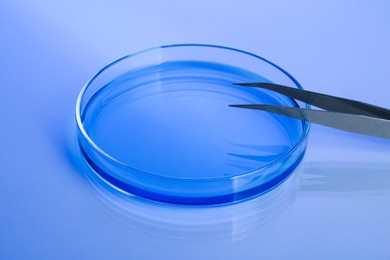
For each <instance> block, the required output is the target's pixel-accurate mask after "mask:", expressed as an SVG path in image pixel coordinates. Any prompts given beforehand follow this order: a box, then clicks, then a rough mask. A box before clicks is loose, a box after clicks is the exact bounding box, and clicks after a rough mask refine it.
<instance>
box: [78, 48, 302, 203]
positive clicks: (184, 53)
mask: <svg viewBox="0 0 390 260" xmlns="http://www.w3.org/2000/svg"><path fill="white" fill-rule="evenodd" d="M256 81H262V82H264V81H266V82H275V83H279V84H283V85H288V86H291V87H296V88H300V86H299V84H298V83H297V81H296V80H295V79H294V78H292V77H291V76H290V75H289V74H288V73H286V72H285V71H283V70H282V69H280V68H279V67H277V66H275V65H274V64H272V63H270V62H268V61H266V60H264V59H263V58H261V57H258V56H255V55H253V54H250V53H247V52H243V51H239V50H235V49H231V48H226V47H219V46H210V45H194V44H185V45H170V46H163V47H157V48H152V49H149V50H146V51H142V52H138V53H135V54H131V55H129V56H126V57H124V58H122V59H119V60H117V61H115V62H114V63H112V64H110V65H108V66H107V67H105V68H104V69H102V70H101V71H100V72H99V73H98V74H96V75H95V76H94V77H93V78H92V79H91V80H90V81H89V82H88V83H87V84H86V86H85V87H84V88H83V90H82V91H81V93H80V95H79V99H78V102H77V107H76V118H77V123H78V127H79V142H80V147H81V150H82V153H83V156H84V158H85V159H86V161H87V162H88V164H89V165H90V166H91V168H92V169H93V170H94V171H95V173H96V174H98V175H99V176H100V177H102V178H103V179H105V180H106V181H107V182H108V183H110V184H111V185H112V186H114V187H115V188H118V189H120V190H122V191H125V192H128V193H132V194H135V195H139V196H142V197H146V198H149V199H153V200H157V201H162V202H170V203H178V204H192V205H202V204H218V203H230V202H235V201H239V200H242V199H245V198H249V197H252V196H255V195H258V194H261V193H263V192H265V191H267V190H269V189H272V188H273V187H275V186H276V185H278V184H280V183H281V182H283V181H284V180H285V179H286V178H287V177H288V176H289V175H290V174H291V173H292V172H293V170H294V169H295V168H296V167H297V165H298V164H299V162H300V161H301V159H302V157H303V154H304V151H305V149H306V144H307V133H308V130H309V123H307V122H303V121H299V120H296V119H291V118H287V117H283V116H278V115H273V114H269V113H265V112H260V111H251V110H244V109H237V108H231V107H228V105H229V104H255V103H267V104H274V105H284V106H292V107H295V106H298V104H297V103H296V102H295V101H294V100H292V99H290V98H287V97H285V96H282V95H279V94H276V93H273V92H270V91H267V90H261V89H257V88H246V87H237V86H234V85H232V83H237V82H256Z"/></svg>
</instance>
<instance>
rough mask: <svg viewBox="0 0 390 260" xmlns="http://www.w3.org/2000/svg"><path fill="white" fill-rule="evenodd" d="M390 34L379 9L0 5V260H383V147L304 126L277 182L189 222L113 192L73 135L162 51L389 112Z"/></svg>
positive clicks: (388, 243) (386, 180)
mask: <svg viewBox="0 0 390 260" xmlns="http://www.w3.org/2000/svg"><path fill="white" fill-rule="evenodd" d="M389 24H390V3H389V2H387V1H373V2H367V3H363V2H362V1H358V2H356V1H326V2H322V3H320V2H315V1H311V2H309V1H303V0H300V1H270V2H269V3H265V2H264V3H263V1H247V0H243V1H238V2H233V1H219V0H217V1H203V0H201V1H192V2H182V1H173V0H168V1H153V2H152V1H150V2H148V1H119V0H116V1H100V2H96V1H89V0H87V1H44V0H38V1H27V0H17V1H10V0H6V1H2V2H0V35H1V41H0V74H1V77H0V79H1V84H0V88H1V94H0V147H1V149H0V176H1V182H0V259H388V258H390V222H389V220H390V140H384V139H379V138H373V137H364V136H360V135H354V134H348V133H344V132H341V131H337V130H332V129H329V128H325V127H321V126H313V127H312V129H311V133H310V139H309V146H308V149H307V152H306V157H305V159H304V162H303V164H302V165H301V168H300V170H299V171H297V172H296V173H295V174H294V175H293V177H292V178H290V179H288V181H287V182H285V183H283V184H282V185H281V186H279V187H278V188H276V189H274V190H273V191H271V192H269V193H267V194H265V195H264V196H261V197H258V198H255V199H253V200H249V201H246V202H243V203H238V204H235V205H231V206H222V207H198V208H191V207H179V206H172V205H165V204H157V203H152V202H150V201H146V200H142V199H139V198H136V197H126V196H123V195H121V194H120V193H118V192H116V191H115V190H112V189H110V187H107V185H105V184H104V183H102V182H101V181H99V179H96V178H94V177H93V175H89V174H88V172H84V170H83V165H82V164H81V163H80V158H79V154H78V150H77V146H76V145H77V143H76V141H75V136H74V130H75V123H74V106H75V102H76V98H77V95H78V92H79V91H80V89H81V87H82V86H83V84H84V83H85V82H86V81H87V80H88V78H89V77H90V76H92V75H93V74H94V73H95V72H96V71H98V70H99V69H100V68H101V67H103V66H104V65H106V64H108V63H109V62H111V61H113V60H115V59H117V58H119V57H121V56H124V55H126V54H128V53H131V52H134V51H138V50H141V49H145V48H149V47H152V46H157V45H164V44H171V43H185V42H186V43H189V42H192V43H208V44H218V45H225V46H231V47H234V48H238V49H243V50H246V51H250V52H253V53H255V54H258V55H260V56H263V57H265V58H267V59H269V60H271V61H273V62H275V63H276V64H278V65H280V66H281V67H283V68H284V69H286V70H287V71H288V72H290V73H291V74H292V75H293V76H294V77H296V78H297V79H298V81H299V82H300V83H301V84H302V86H303V87H304V88H306V89H309V90H313V91H317V92H325V93H329V94H333V95H337V96H345V97H349V98H352V99H356V100H362V101H365V102H369V103H373V104H376V105H380V106H384V107H388V108H389V107H390V103H389V94H388V93H389V86H390V77H389V76H388V75H389V68H390V48H389V46H390V30H389V29H388V25H389ZM389 131H390V129H389Z"/></svg>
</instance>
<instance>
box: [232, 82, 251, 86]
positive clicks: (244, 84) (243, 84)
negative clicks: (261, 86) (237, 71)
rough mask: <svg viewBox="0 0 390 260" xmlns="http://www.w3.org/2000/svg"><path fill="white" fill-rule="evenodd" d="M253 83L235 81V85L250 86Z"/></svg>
mask: <svg viewBox="0 0 390 260" xmlns="http://www.w3.org/2000/svg"><path fill="white" fill-rule="evenodd" d="M249 84H251V83H233V85H235V86H249Z"/></svg>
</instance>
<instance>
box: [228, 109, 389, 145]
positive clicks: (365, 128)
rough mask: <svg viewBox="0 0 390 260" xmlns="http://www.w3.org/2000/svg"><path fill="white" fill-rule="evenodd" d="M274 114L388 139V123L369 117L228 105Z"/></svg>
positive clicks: (306, 110)
mask: <svg viewBox="0 0 390 260" xmlns="http://www.w3.org/2000/svg"><path fill="white" fill-rule="evenodd" d="M230 106H231V107H239V108H248V109H256V110H262V111H266V112H271V113H276V114H280V115H284V116H288V117H293V118H297V119H300V120H306V121H310V122H313V123H316V124H320V125H324V126H328V127H333V128H336V129H340V130H344V131H348V132H352V133H358V134H364V135H370V136H376V137H381V138H388V139H390V121H389V120H386V119H380V118H375V117H371V116H362V115H353V114H345V113H338V112H329V111H322V110H311V109H303V108H293V107H283V106H272V105H255V104H250V105H230Z"/></svg>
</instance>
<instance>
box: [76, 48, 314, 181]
mask: <svg viewBox="0 0 390 260" xmlns="http://www.w3.org/2000/svg"><path fill="white" fill-rule="evenodd" d="M176 47H205V48H216V49H225V50H229V51H233V52H237V53H242V54H244V55H249V56H252V57H254V58H256V59H260V60H262V61H264V62H265V63H267V64H269V65H271V66H272V67H274V68H276V69H277V70H279V71H280V72H281V73H283V74H284V75H285V76H287V77H288V78H289V79H290V80H291V81H292V82H293V83H294V84H295V85H296V87H297V88H299V89H303V88H302V86H301V85H300V84H299V82H298V81H297V80H296V79H295V78H294V77H293V76H292V75H291V74H290V73H288V72H287V71H286V70H284V69H283V68H281V67H280V66H278V65H276V64H275V63H273V62H271V61H269V60H267V59H265V58H263V57H261V56H259V55H256V54H253V53H250V52H247V51H243V50H239V49H235V48H231V47H226V46H219V45H212V44H197V43H195V44H193V43H186V44H170V45H162V46H156V47H152V48H148V49H145V50H141V51H137V52H133V53H131V54H128V55H126V56H123V57H121V58H119V59H117V60H115V61H113V62H111V63H109V64H108V65H106V66H104V67H103V68H102V69H100V70H99V71H98V72H97V73H96V74H95V75H93V76H92V77H91V78H90V79H89V80H88V81H87V82H86V83H85V84H84V86H83V88H82V89H81V91H80V93H79V95H78V97H77V101H76V111H75V116H76V123H77V128H78V130H79V131H80V133H81V135H82V137H83V139H84V140H86V141H87V143H88V144H89V145H90V146H91V148H93V150H94V151H95V152H97V153H98V154H100V155H101V156H103V157H104V158H106V159H109V160H110V161H112V162H114V163H115V164H119V165H120V166H121V167H124V168H127V169H132V170H135V171H136V172H137V174H139V175H147V176H149V177H152V178H156V179H167V180H178V181H181V182H182V181H184V182H199V183H200V182H210V181H219V180H232V179H237V178H241V177H245V176H249V175H252V174H258V172H259V171H262V169H267V168H269V167H270V166H272V165H274V164H277V163H278V162H280V161H283V160H284V159H286V157H289V156H290V155H291V154H292V153H294V152H295V151H296V150H297V149H298V148H299V147H300V146H301V145H302V143H303V142H304V141H305V140H306V138H307V136H308V133H309V130H310V125H311V124H310V122H307V121H303V122H302V123H303V131H302V134H301V135H300V137H299V139H298V140H297V141H296V142H295V143H294V145H293V146H292V147H291V148H290V149H289V150H288V151H286V152H285V153H283V154H281V155H280V156H279V157H278V158H276V159H275V160H273V161H270V162H269V163H267V164H265V165H263V166H261V167H258V168H255V169H253V170H250V171H247V172H244V173H241V174H239V175H235V176H226V177H207V178H187V177H171V176H169V177H168V176H162V175H159V174H156V173H152V172H146V171H143V170H140V169H137V168H134V167H132V166H130V165H128V164H126V163H124V162H122V161H120V160H118V159H116V158H115V157H113V156H111V155H110V154H108V153H107V152H105V151H104V150H103V149H101V148H100V147H99V146H98V145H97V144H96V143H95V142H94V141H93V140H92V138H91V137H90V136H89V135H88V133H87V132H86V130H85V129H84V125H83V120H82V112H81V110H82V109H81V102H82V100H83V97H84V94H85V92H86V91H87V89H88V88H89V86H90V85H91V83H92V82H93V81H94V80H95V79H96V78H97V77H99V75H101V74H102V73H104V72H105V71H107V70H108V69H110V68H111V67H112V66H114V65H116V64H118V63H120V62H121V61H123V60H126V59H129V58H132V57H135V56H137V55H141V54H143V53H147V52H151V51H155V50H158V49H166V48H176ZM297 106H298V104H297ZM305 106H306V108H310V105H308V104H306V105H305Z"/></svg>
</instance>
